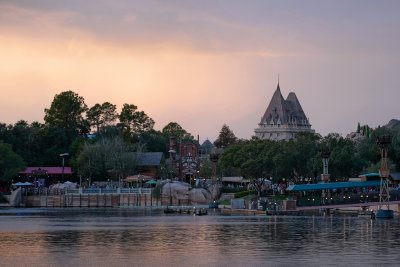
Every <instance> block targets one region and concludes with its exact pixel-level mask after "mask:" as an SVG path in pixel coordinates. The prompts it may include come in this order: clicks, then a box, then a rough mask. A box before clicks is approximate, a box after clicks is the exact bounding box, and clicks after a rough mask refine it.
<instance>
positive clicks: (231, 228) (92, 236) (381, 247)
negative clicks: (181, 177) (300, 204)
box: [0, 208, 400, 267]
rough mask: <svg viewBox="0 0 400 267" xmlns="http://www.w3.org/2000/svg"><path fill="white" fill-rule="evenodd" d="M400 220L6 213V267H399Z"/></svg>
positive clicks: (0, 231)
mask: <svg viewBox="0 0 400 267" xmlns="http://www.w3.org/2000/svg"><path fill="white" fill-rule="evenodd" d="M399 251H400V221H399V218H398V217H396V218H395V219H392V220H378V219H377V220H370V219H368V218H356V217H323V216H321V217H319V216H315V217H285V216H281V217H280V216H278V217H276V216H271V217H266V216H221V215H219V214H218V213H215V214H214V213H213V212H211V214H210V213H209V215H207V216H190V215H164V214H163V212H162V210H146V209H132V208H125V209H124V208H121V209H115V208H114V209H0V266H174V267H178V266H383V265H385V266H399V265H400V253H399Z"/></svg>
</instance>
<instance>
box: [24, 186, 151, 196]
mask: <svg viewBox="0 0 400 267" xmlns="http://www.w3.org/2000/svg"><path fill="white" fill-rule="evenodd" d="M24 190H26V189H24ZM152 190H153V189H152V188H141V187H139V188H75V189H69V188H65V189H48V188H29V189H28V191H24V194H29V195H66V194H148V195H150V194H152Z"/></svg>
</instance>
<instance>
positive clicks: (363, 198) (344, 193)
mask: <svg viewBox="0 0 400 267" xmlns="http://www.w3.org/2000/svg"><path fill="white" fill-rule="evenodd" d="M379 186H380V181H379V180H374V181H365V182H337V183H318V184H300V185H290V186H288V188H287V189H286V191H288V193H290V194H291V195H292V196H293V197H295V198H296V200H297V205H298V206H309V205H325V204H343V203H350V202H352V203H353V202H358V203H360V202H368V201H375V198H377V197H378V194H379ZM376 188H378V189H377V190H374V189H376ZM362 192H365V193H362Z"/></svg>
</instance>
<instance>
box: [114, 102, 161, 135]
mask: <svg viewBox="0 0 400 267" xmlns="http://www.w3.org/2000/svg"><path fill="white" fill-rule="evenodd" d="M119 121H120V125H121V126H122V128H123V129H124V132H125V134H126V135H127V136H129V137H130V138H134V139H136V138H138V137H139V136H140V135H141V134H143V133H145V132H147V131H150V130H152V129H153V127H154V120H153V119H152V118H150V117H149V116H147V114H146V113H144V112H143V111H139V110H138V109H137V106H135V105H132V104H124V106H123V107H122V110H121V113H120V114H119Z"/></svg>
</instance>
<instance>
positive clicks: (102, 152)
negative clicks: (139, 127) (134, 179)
mask: <svg viewBox="0 0 400 267" xmlns="http://www.w3.org/2000/svg"><path fill="white" fill-rule="evenodd" d="M133 151H134V148H133V146H132V145H130V144H129V143H127V142H125V141H124V140H123V139H122V138H120V137H114V138H100V139H98V140H97V141H95V142H94V143H90V142H87V143H85V144H84V146H83V149H82V151H81V152H80V153H79V155H78V156H77V159H76V167H77V169H78V172H79V174H80V175H83V176H84V177H85V178H89V179H90V180H93V179H96V180H106V179H107V178H108V174H112V175H113V178H114V179H115V180H116V181H118V179H119V178H122V177H123V176H126V175H128V174H132V173H133V172H134V170H135V168H136V164H135V159H134V156H133V154H132V152H133Z"/></svg>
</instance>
